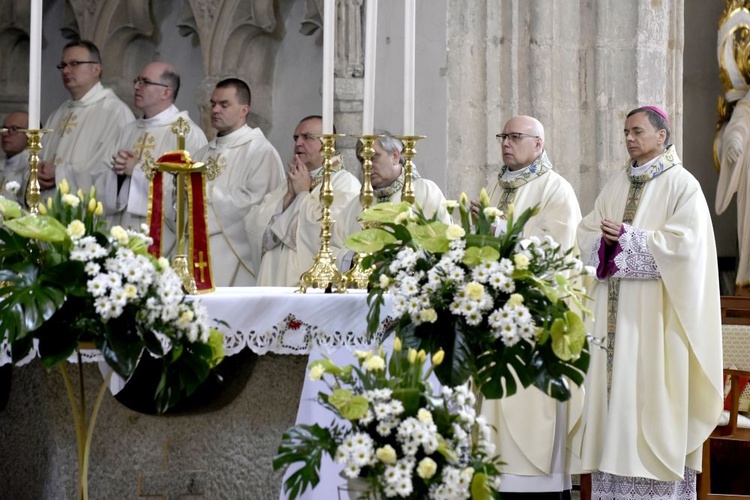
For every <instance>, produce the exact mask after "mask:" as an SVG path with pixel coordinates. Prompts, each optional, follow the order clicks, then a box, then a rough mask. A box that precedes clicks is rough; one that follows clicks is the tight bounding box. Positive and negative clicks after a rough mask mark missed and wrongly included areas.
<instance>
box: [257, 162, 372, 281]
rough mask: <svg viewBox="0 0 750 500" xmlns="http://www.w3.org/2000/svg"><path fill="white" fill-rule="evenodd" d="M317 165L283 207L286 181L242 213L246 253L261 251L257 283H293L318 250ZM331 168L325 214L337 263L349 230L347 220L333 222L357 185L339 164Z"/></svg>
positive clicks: (355, 193) (341, 217)
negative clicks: (309, 182) (308, 182)
mask: <svg viewBox="0 0 750 500" xmlns="http://www.w3.org/2000/svg"><path fill="white" fill-rule="evenodd" d="M336 163H339V162H338V161H337V162H336ZM322 169H323V167H320V168H318V169H316V170H315V171H313V172H311V173H310V175H311V176H312V177H313V186H314V187H312V189H311V190H310V192H309V193H300V194H298V195H297V196H296V197H295V199H294V201H292V203H291V204H290V205H289V206H288V207H287V209H286V210H283V203H284V199H283V198H284V194H286V192H287V186H286V183H284V185H282V186H279V187H278V188H277V189H276V190H275V191H273V192H272V193H269V194H268V195H267V196H266V197H265V199H264V200H263V201H262V202H261V203H260V204H259V205H258V206H257V207H254V208H253V210H251V212H250V214H249V216H248V218H247V222H248V225H247V228H248V234H249V236H250V243H251V246H252V248H251V252H252V255H253V256H254V258H259V257H261V256H262V261H261V265H260V272H259V273H258V285H260V286H297V285H299V278H300V275H302V273H304V272H305V271H307V270H308V269H310V268H311V267H312V265H313V262H314V259H315V255H316V254H317V253H318V250H319V249H320V223H319V220H320V218H321V216H322V215H323V207H322V205H321V203H320V189H321V180H322ZM335 169H336V172H335V173H332V174H331V185H332V189H333V205H331V218H333V220H334V224H333V227H332V228H331V252H332V253H333V256H334V258H336V259H337V260H339V263H340V260H341V257H342V255H343V254H344V253H345V250H346V249H345V248H344V241H345V240H346V237H347V236H348V235H349V231H348V228H347V225H346V224H343V223H341V222H339V221H343V220H345V219H344V215H345V214H344V210H345V209H346V208H347V207H348V206H349V204H350V203H351V202H352V200H353V199H355V198H357V197H358V196H359V190H360V184H359V181H358V180H357V178H356V177H354V176H353V175H352V174H350V173H349V172H347V171H346V170H344V169H343V168H341V167H340V166H337V167H335Z"/></svg>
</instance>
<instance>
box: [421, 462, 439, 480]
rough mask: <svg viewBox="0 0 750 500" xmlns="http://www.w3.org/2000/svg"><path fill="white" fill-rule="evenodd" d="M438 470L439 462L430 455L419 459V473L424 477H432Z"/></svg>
mask: <svg viewBox="0 0 750 500" xmlns="http://www.w3.org/2000/svg"><path fill="white" fill-rule="evenodd" d="M435 472H437V464H436V463H435V461H434V460H433V459H431V458H430V457H424V458H423V459H422V460H420V461H419V465H418V466H417V474H418V475H419V477H421V478H422V479H430V478H431V477H432V476H434V475H435Z"/></svg>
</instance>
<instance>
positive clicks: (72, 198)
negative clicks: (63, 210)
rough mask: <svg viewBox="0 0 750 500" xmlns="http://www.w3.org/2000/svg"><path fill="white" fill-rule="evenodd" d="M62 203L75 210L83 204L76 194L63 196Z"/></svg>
mask: <svg viewBox="0 0 750 500" xmlns="http://www.w3.org/2000/svg"><path fill="white" fill-rule="evenodd" d="M62 202H63V204H64V205H69V206H71V207H73V208H75V207H77V206H78V204H79V203H81V199H80V198H78V196H76V195H74V194H64V195H62Z"/></svg>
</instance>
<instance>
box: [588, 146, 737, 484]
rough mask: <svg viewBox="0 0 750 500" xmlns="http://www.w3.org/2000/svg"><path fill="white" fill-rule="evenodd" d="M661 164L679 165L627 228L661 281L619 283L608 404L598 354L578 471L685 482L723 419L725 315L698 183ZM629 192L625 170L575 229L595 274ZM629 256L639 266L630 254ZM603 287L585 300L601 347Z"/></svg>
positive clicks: (651, 187)
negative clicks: (605, 236) (606, 231)
mask: <svg viewBox="0 0 750 500" xmlns="http://www.w3.org/2000/svg"><path fill="white" fill-rule="evenodd" d="M670 158H673V159H674V160H670ZM662 159H663V160H662ZM667 161H674V165H673V166H671V168H668V169H666V170H664V171H663V172H662V173H660V174H658V175H657V176H655V177H653V178H652V179H650V180H648V181H647V182H645V185H644V186H643V190H642V194H641V197H640V203H639V204H638V206H637V210H636V212H635V215H634V217H633V219H632V223H631V225H632V227H633V228H637V229H638V230H639V231H636V233H640V234H642V235H643V238H644V240H645V246H646V251H647V252H648V254H650V257H652V258H653V261H654V262H655V264H656V266H657V267H658V273H659V277H656V278H651V279H644V278H627V277H626V278H622V279H621V280H620V286H619V299H617V298H616V299H615V300H616V302H615V304H616V320H614V331H615V333H616V335H614V345H613V350H612V351H611V353H610V354H611V360H612V365H611V389H610V392H609V395H608V393H607V380H608V374H607V358H608V353H607V350H605V349H603V348H596V347H593V348H592V349H591V365H590V367H589V372H588V375H587V377H586V382H585V384H584V386H585V389H586V409H585V415H584V422H585V427H584V428H583V433H582V439H583V441H582V465H583V468H584V469H585V470H591V471H601V472H605V473H609V474H613V475H617V476H623V478H622V479H628V478H630V479H632V477H638V478H648V479H655V480H659V481H681V480H682V479H683V475H684V474H685V468H686V467H689V468H691V469H694V470H696V471H700V470H701V450H702V444H703V442H704V441H705V440H706V438H707V437H708V435H709V434H710V433H711V431H712V430H713V429H714V427H715V426H716V424H717V422H718V420H719V416H720V414H721V410H722V399H723V398H722V395H723V384H722V358H721V315H720V304H719V281H718V266H717V259H716V245H715V241H714V234H713V227H712V225H711V217H710V214H709V210H708V206H707V204H706V200H705V197H704V195H703V192H702V191H701V187H700V184H699V183H698V181H696V179H695V178H694V177H693V176H692V175H691V174H690V173H689V172H688V171H687V170H685V169H684V168H683V167H682V165H681V164H680V163H679V159H677V158H676V155H675V154H674V153H673V152H672V151H668V153H665V154H664V155H662V157H660V159H659V160H658V161H657V166H659V164H661V163H666V162H667ZM629 189H630V180H629V177H628V174H627V171H626V170H625V169H623V170H622V171H621V172H619V173H618V174H617V175H616V176H615V177H614V178H613V179H612V180H611V181H610V182H609V183H608V184H607V185H606V186H605V188H604V189H603V191H602V192H601V193H600V195H599V196H598V197H597V199H596V203H595V206H594V210H593V211H592V212H591V213H590V214H589V215H587V216H586V217H585V218H584V219H583V221H582V222H581V224H580V227H579V230H578V243H579V246H580V250H581V255H582V257H583V259H584V261H586V260H587V259H589V256H592V258H591V261H590V262H592V263H594V264H595V265H596V261H597V260H598V249H599V247H600V246H601V245H603V244H604V243H602V241H601V239H602V238H601V236H602V233H601V229H600V224H601V221H602V219H605V218H606V219H610V220H614V221H622V220H623V217H624V210H625V206H626V202H627V201H628V200H627V198H628V193H629ZM627 234H628V233H624V234H622V235H621V238H620V240H621V242H622V241H623V237H625V236H626V235H627ZM626 257H627V258H632V259H636V260H638V261H643V258H641V257H639V255H637V254H632V255H627V256H626ZM610 279H614V278H609V279H605V280H604V281H594V282H593V284H592V285H591V287H590V288H589V291H588V295H589V296H590V297H591V298H592V299H593V304H590V305H589V309H591V310H593V312H594V319H595V321H591V320H589V322H588V324H587V330H588V331H590V332H594V335H595V336H596V337H598V338H600V339H603V340H604V339H606V337H607V323H608V316H607V303H608V282H609V280H610ZM603 345H606V342H604V344H603Z"/></svg>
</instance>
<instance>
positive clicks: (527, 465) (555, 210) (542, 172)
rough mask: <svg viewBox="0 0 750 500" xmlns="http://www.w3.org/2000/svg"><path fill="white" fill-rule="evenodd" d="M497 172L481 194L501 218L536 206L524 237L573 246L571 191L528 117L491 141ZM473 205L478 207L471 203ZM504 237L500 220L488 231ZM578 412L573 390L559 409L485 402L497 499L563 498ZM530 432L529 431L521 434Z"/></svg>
mask: <svg viewBox="0 0 750 500" xmlns="http://www.w3.org/2000/svg"><path fill="white" fill-rule="evenodd" d="M497 139H498V142H499V144H500V148H501V153H502V157H503V167H502V168H501V169H500V172H499V173H498V175H497V181H495V182H494V183H493V184H492V185H491V186H490V189H488V190H487V191H488V193H489V194H490V201H491V202H492V204H493V206H497V207H498V208H500V210H502V211H503V212H505V213H507V210H508V207H509V206H510V205H513V206H514V207H515V213H517V214H520V213H522V212H523V211H524V210H526V209H527V208H531V207H533V206H535V205H539V213H538V214H537V215H536V216H534V217H532V218H531V219H529V221H528V222H527V223H526V225H525V227H524V231H523V235H524V237H526V238H528V237H531V236H536V237H538V238H544V237H545V236H551V237H552V238H554V239H555V241H556V242H557V243H559V244H560V245H561V247H562V248H563V250H567V249H569V248H572V247H574V246H575V242H576V228H577V226H578V222H579V221H580V220H581V209H580V207H579V205H578V200H577V198H576V195H575V193H574V192H573V187H572V186H571V185H570V184H569V183H568V181H566V180H565V179H564V178H563V177H562V176H560V175H559V174H558V173H556V172H555V171H554V170H553V168H552V163H551V162H550V161H549V159H548V158H547V153H546V151H545V149H544V127H543V126H542V124H541V123H540V122H539V120H537V119H536V118H532V117H530V116H516V117H514V118H511V119H510V120H509V121H508V122H507V123H506V124H505V127H504V128H503V132H502V133H501V134H498V135H497ZM472 203H473V204H474V207H475V209H476V207H477V206H478V202H476V201H473V202H472ZM504 231H505V221H504V220H501V221H500V223H499V227H497V229H496V232H497V233H498V234H499V233H501V232H504ZM582 409H583V404H582V399H581V397H580V393H578V392H576V391H575V390H574V396H573V398H572V399H571V400H570V401H569V402H565V403H560V402H558V401H556V400H554V399H552V398H550V397H549V396H546V395H545V394H544V393H542V392H541V391H540V390H539V389H537V388H535V387H530V388H528V389H525V390H523V389H522V390H519V392H517V393H516V394H515V395H513V396H511V397H509V398H505V399H501V400H487V401H485V404H484V406H483V407H482V413H483V414H484V415H485V416H486V417H487V419H488V421H489V422H490V423H491V424H492V425H494V426H495V427H496V429H497V433H496V434H495V441H496V445H497V450H498V452H499V454H500V456H501V457H502V459H503V462H506V465H504V466H503V467H502V469H501V470H502V472H503V479H502V483H501V486H500V491H501V493H502V497H503V498H504V499H511V500H513V499H515V498H536V499H544V498H549V499H558V498H570V488H571V479H570V473H571V471H572V472H578V471H579V460H578V457H577V456H574V454H571V453H570V449H569V448H570V447H571V446H570V444H569V443H568V435H569V434H570V432H571V430H572V429H573V428H574V427H575V425H576V423H577V422H578V421H579V419H580V416H581V412H582ZM529 429H533V431H529Z"/></svg>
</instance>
